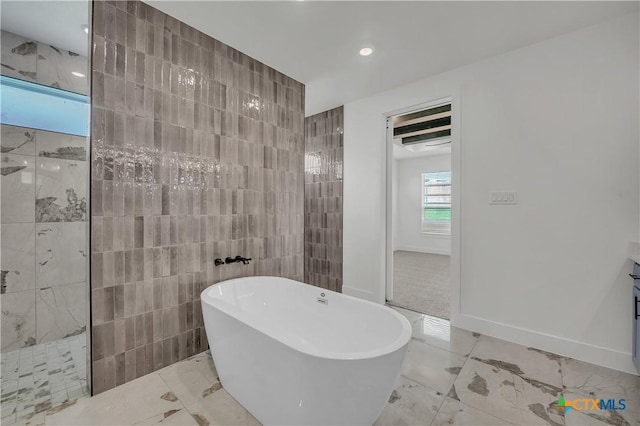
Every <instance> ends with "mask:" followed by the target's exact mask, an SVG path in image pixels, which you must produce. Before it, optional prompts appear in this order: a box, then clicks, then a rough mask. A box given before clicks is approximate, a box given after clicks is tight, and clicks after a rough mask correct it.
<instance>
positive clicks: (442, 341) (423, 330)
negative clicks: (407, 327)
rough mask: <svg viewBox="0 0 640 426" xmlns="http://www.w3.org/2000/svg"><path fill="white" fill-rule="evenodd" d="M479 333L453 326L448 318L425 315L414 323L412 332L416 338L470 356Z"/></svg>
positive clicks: (412, 335)
mask: <svg viewBox="0 0 640 426" xmlns="http://www.w3.org/2000/svg"><path fill="white" fill-rule="evenodd" d="M479 336H480V335H479V334H477V333H472V332H470V331H467V330H462V329H461V328H457V327H451V324H450V322H449V321H447V320H443V319H441V318H436V317H432V316H429V315H424V316H423V318H421V319H419V320H417V321H415V322H414V323H413V324H412V334H411V337H413V338H414V339H416V340H419V341H421V342H424V343H427V344H429V345H432V346H436V347H438V348H440V349H445V350H447V351H449V352H453V353H456V354H458V355H462V356H468V355H469V354H470V353H471V350H472V349H473V347H474V346H475V345H476V342H477V341H478V337H479Z"/></svg>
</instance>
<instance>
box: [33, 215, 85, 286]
mask: <svg viewBox="0 0 640 426" xmlns="http://www.w3.org/2000/svg"><path fill="white" fill-rule="evenodd" d="M86 232H87V223H86V222H60V223H38V224H36V286H37V287H38V288H44V287H51V286H54V285H60V284H70V283H79V282H86V280H87V274H86V269H87V259H86V253H87V247H86V243H87V241H86V237H85V236H86Z"/></svg>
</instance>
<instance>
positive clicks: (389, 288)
mask: <svg viewBox="0 0 640 426" xmlns="http://www.w3.org/2000/svg"><path fill="white" fill-rule="evenodd" d="M448 102H450V103H451V125H452V126H451V293H450V300H451V316H450V321H451V323H452V324H455V323H456V322H457V319H458V317H459V316H460V312H461V300H460V299H461V298H460V293H461V291H460V288H461V281H462V280H461V275H462V274H461V264H462V262H461V244H462V232H461V228H462V226H461V222H462V221H461V217H462V216H461V181H462V179H461V177H462V173H461V172H462V165H461V155H460V140H461V137H460V135H461V133H460V102H459V96H458V94H457V93H456V94H451V95H450V96H446V97H441V98H438V99H434V100H430V101H426V102H422V103H419V104H415V105H412V106H409V107H405V108H400V109H396V110H393V111H389V112H387V113H385V114H384V116H385V129H386V135H385V145H386V148H385V154H386V163H385V165H386V167H385V169H386V170H385V172H386V173H385V175H386V179H385V204H386V210H385V222H386V226H385V228H386V229H385V284H384V289H383V290H384V298H383V300H384V302H385V303H386V301H388V300H390V299H391V298H392V297H393V220H394V217H393V125H392V123H391V120H392V119H393V117H394V116H397V115H403V114H409V113H412V112H417V111H420V110H423V109H427V108H430V107H434V106H437V105H440V104H443V103H448Z"/></svg>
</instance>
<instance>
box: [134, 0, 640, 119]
mask: <svg viewBox="0 0 640 426" xmlns="http://www.w3.org/2000/svg"><path fill="white" fill-rule="evenodd" d="M146 3H149V4H151V5H153V6H154V7H156V8H158V9H160V10H162V11H164V12H165V13H168V14H170V15H172V16H174V17H176V18H178V19H180V20H181V21H184V22H186V23H188V24H190V25H192V26H194V27H195V28H197V29H199V30H200V31H203V32H204V33H207V34H209V35H210V36H212V37H214V38H216V39H218V40H220V41H222V42H224V43H226V44H228V45H230V46H233V47H234V48H236V49H238V50H240V51H242V52H244V53H246V54H248V55H250V56H252V57H254V58H256V59H258V60H260V61H262V62H264V63H265V64H267V65H269V66H271V67H273V68H276V69H278V70H279V71H282V72H283V73H285V74H287V75H289V76H291V77H293V78H295V79H296V80H298V81H301V82H303V83H305V84H306V115H311V114H315V113H317V112H321V111H324V110H326V109H329V108H333V107H336V106H339V105H342V104H344V103H346V102H350V101H354V100H357V99H360V98H363V97H366V96H369V95H372V94H374V93H377V92H381V91H384V90H387V89H390V88H393V87H396V86H399V85H402V84H406V83H409V82H411V81H415V80H418V79H420V78H424V77H427V76H430V75H434V74H438V73H441V72H444V71H447V70H450V69H453V68H456V67H459V66H461V65H464V64H469V63H473V62H476V61H478V60H481V59H483V58H486V57H489V56H493V55H497V54H500V53H504V52H507V51H509V50H513V49H516V48H519V47H523V46H526V45H529V44H532V43H535V42H538V41H541V40H544V39H547V38H551V37H554V36H556V35H559V34H562V33H566V32H570V31H573V30H576V29H579V28H581V27H585V26H589V25H592V24H595V23H598V22H601V21H604V20H607V19H610V18H612V17H614V16H617V15H620V14H624V13H638V12H637V10H638V9H637V8H638V4H637V2H610V1H588V2H574V1H569V2H544V1H539V2H525V1H515V2H484V1H471V2H456V1H453V2H451V1H409V2H405V1H374V2H369V1H339V2H338V1H286V2H271V1H257V2H255V1H227V2H218V1H187V0H180V1H176V0H146ZM363 46H372V47H373V48H374V49H375V51H374V53H373V55H371V56H369V57H366V58H365V57H361V56H359V55H358V51H359V49H360V48H361V47H363Z"/></svg>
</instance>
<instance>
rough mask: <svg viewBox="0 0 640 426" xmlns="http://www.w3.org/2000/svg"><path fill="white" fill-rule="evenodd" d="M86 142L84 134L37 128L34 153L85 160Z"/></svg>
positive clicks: (40, 155)
mask: <svg viewBox="0 0 640 426" xmlns="http://www.w3.org/2000/svg"><path fill="white" fill-rule="evenodd" d="M88 143H89V142H88V140H87V138H85V137H84V136H76V135H68V134H65V133H58V132H47V131H45V130H38V131H37V134H36V146H35V153H36V155H37V156H38V157H48V158H60V159H63V160H75V161H86V160H87V145H88Z"/></svg>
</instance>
